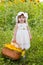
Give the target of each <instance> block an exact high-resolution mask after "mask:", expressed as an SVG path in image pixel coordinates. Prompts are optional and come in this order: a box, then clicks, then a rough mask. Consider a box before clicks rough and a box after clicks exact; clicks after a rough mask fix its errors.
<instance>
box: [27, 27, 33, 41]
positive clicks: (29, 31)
mask: <svg viewBox="0 0 43 65" xmlns="http://www.w3.org/2000/svg"><path fill="white" fill-rule="evenodd" d="M27 30H28V33H29V37H30V40H31V39H32V36H31V33H30V28H29V26H27Z"/></svg>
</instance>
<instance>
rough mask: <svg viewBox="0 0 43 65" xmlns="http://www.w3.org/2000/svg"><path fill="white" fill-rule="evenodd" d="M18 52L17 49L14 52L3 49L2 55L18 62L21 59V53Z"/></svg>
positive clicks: (6, 48)
mask: <svg viewBox="0 0 43 65" xmlns="http://www.w3.org/2000/svg"><path fill="white" fill-rule="evenodd" d="M17 50H19V49H17ZM17 50H16V49H15V48H14V50H13V49H10V48H8V47H4V48H3V49H2V54H3V55H4V56H7V57H8V58H11V59H13V60H18V59H19V58H20V57H21V52H20V51H17Z"/></svg>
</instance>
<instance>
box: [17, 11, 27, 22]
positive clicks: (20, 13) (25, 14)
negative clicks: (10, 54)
mask: <svg viewBox="0 0 43 65" xmlns="http://www.w3.org/2000/svg"><path fill="white" fill-rule="evenodd" d="M22 14H23V15H24V16H25V17H26V22H27V19H28V14H27V13H24V12H19V13H18V14H17V16H16V22H18V16H20V15H22Z"/></svg>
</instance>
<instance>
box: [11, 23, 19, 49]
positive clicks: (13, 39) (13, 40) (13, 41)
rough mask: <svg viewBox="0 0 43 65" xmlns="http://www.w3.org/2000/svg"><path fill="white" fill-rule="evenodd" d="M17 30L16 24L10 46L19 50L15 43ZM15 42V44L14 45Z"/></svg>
mask: <svg viewBox="0 0 43 65" xmlns="http://www.w3.org/2000/svg"><path fill="white" fill-rule="evenodd" d="M17 29H18V24H17V23H16V25H15V28H14V35H13V38H12V40H11V44H12V45H15V46H16V47H18V48H20V45H19V44H18V43H17V42H16V33H17ZM15 42H16V44H14V43H15Z"/></svg>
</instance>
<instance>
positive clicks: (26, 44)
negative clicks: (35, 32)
mask: <svg viewBox="0 0 43 65" xmlns="http://www.w3.org/2000/svg"><path fill="white" fill-rule="evenodd" d="M16 42H18V44H19V45H20V47H21V48H22V49H25V50H27V49H29V48H30V38H29V33H28V30H27V24H26V23H18V29H17V33H16Z"/></svg>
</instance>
